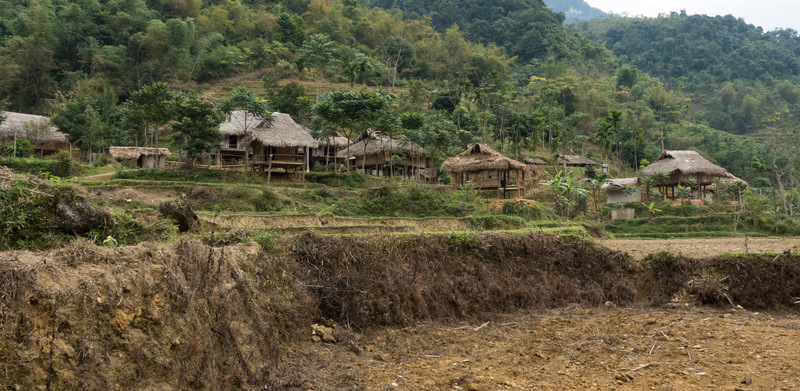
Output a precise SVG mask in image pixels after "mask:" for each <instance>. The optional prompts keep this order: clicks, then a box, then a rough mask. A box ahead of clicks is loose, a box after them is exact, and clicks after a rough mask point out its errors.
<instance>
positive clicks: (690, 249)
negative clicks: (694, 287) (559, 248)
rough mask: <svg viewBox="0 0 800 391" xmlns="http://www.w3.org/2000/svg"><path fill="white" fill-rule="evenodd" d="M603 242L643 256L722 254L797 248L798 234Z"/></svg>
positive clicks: (605, 240)
mask: <svg viewBox="0 0 800 391" xmlns="http://www.w3.org/2000/svg"><path fill="white" fill-rule="evenodd" d="M599 242H600V243H601V244H602V245H603V246H606V247H608V248H610V249H612V250H617V251H622V252H626V253H628V254H630V255H631V256H633V257H634V258H637V259H643V258H645V257H647V256H648V255H650V254H653V253H657V252H659V251H672V252H674V253H676V254H680V255H682V256H685V257H689V258H704V257H715V256H719V255H723V254H731V253H741V254H755V253H775V254H777V253H782V252H784V251H792V252H798V250H800V239H798V238H748V237H739V238H712V239H660V240H648V239H603V240H600V241H599Z"/></svg>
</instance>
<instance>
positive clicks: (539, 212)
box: [503, 201, 555, 220]
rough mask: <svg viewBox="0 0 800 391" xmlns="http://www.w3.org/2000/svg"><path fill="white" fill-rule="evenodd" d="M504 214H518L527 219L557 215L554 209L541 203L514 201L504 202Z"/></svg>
mask: <svg viewBox="0 0 800 391" xmlns="http://www.w3.org/2000/svg"><path fill="white" fill-rule="evenodd" d="M503 214H504V215H508V216H518V217H521V218H523V219H525V220H550V219H552V218H554V217H555V216H554V215H553V212H552V210H550V209H548V208H546V207H544V206H542V205H541V204H535V205H528V204H523V203H518V202H513V201H509V202H506V203H505V204H503Z"/></svg>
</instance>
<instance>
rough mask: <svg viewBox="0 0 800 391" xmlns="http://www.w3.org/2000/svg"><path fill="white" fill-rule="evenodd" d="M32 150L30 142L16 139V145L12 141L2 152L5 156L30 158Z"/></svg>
mask: <svg viewBox="0 0 800 391" xmlns="http://www.w3.org/2000/svg"><path fill="white" fill-rule="evenodd" d="M34 150H35V147H34V146H33V144H31V142H30V140H27V139H24V138H21V139H17V141H16V144H15V143H14V142H13V141H12V142H11V143H10V144H8V145H6V148H5V149H4V152H5V155H6V156H11V157H23V158H24V157H31V155H33V151H34Z"/></svg>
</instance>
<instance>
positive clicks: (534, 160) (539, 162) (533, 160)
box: [525, 157, 547, 166]
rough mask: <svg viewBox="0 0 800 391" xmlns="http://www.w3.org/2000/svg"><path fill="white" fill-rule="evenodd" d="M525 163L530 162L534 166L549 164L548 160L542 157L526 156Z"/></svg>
mask: <svg viewBox="0 0 800 391" xmlns="http://www.w3.org/2000/svg"><path fill="white" fill-rule="evenodd" d="M525 164H530V165H532V166H543V165H545V164H547V162H546V161H544V160H542V159H539V158H535V157H526V158H525Z"/></svg>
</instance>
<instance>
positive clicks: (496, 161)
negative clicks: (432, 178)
mask: <svg viewBox="0 0 800 391" xmlns="http://www.w3.org/2000/svg"><path fill="white" fill-rule="evenodd" d="M442 171H447V172H449V173H450V175H451V176H452V177H453V183H454V184H455V185H456V186H461V185H464V184H466V183H472V184H473V185H474V186H475V187H476V188H478V189H480V190H497V197H498V198H501V197H502V198H505V197H506V194H508V193H511V194H513V193H515V192H516V197H517V198H521V197H522V196H524V195H525V182H526V181H528V180H529V179H530V177H532V174H533V172H532V171H531V170H530V168H528V167H527V166H526V165H525V164H524V163H522V162H518V161H516V160H514V159H511V158H508V157H506V156H503V154H501V153H500V152H497V151H496V150H494V149H492V148H491V147H489V146H488V145H486V144H474V145H472V146H470V147H469V148H467V150H466V151H464V152H461V153H460V154H458V155H456V156H453V157H451V158H450V159H447V160H445V161H444V163H442Z"/></svg>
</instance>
